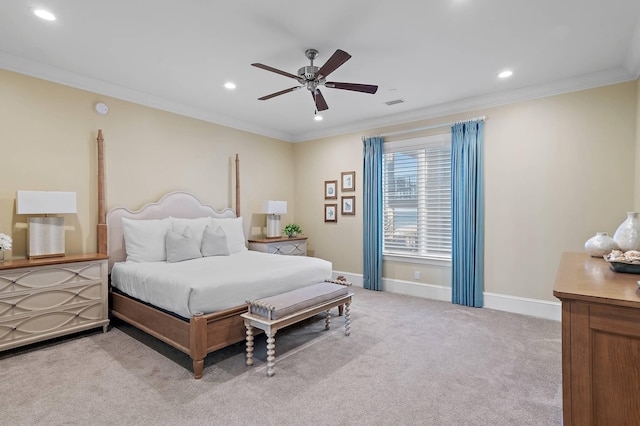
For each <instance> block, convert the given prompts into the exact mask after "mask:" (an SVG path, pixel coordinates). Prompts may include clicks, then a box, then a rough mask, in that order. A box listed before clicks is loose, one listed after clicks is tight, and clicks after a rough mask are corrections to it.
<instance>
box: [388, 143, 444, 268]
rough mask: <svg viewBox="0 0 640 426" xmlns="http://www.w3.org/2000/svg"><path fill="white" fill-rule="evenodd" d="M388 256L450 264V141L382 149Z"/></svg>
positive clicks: (389, 144) (390, 145)
mask: <svg viewBox="0 0 640 426" xmlns="http://www.w3.org/2000/svg"><path fill="white" fill-rule="evenodd" d="M383 149H384V153H383V155H382V169H383V170H382V208H383V213H382V216H383V217H382V219H383V228H384V229H383V243H382V252H383V254H384V255H395V256H403V257H415V258H421V259H435V260H450V259H451V136H450V135H449V134H447V135H438V136H430V137H424V138H418V139H410V140H404V141H397V142H388V143H385V144H384V145H383Z"/></svg>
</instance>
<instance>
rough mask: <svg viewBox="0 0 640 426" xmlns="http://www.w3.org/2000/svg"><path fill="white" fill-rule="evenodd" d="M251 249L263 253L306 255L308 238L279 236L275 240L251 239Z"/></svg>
mask: <svg viewBox="0 0 640 426" xmlns="http://www.w3.org/2000/svg"><path fill="white" fill-rule="evenodd" d="M249 250H254V251H261V252H263V253H271V254H281V255H285V256H306V255H307V239H306V238H278V239H276V240H274V241H270V240H268V239H266V240H264V239H263V240H249Z"/></svg>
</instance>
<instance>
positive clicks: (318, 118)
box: [313, 114, 322, 121]
mask: <svg viewBox="0 0 640 426" xmlns="http://www.w3.org/2000/svg"><path fill="white" fill-rule="evenodd" d="M313 119H314V120H316V121H322V116H321V115H317V114H316V116H315V117H313Z"/></svg>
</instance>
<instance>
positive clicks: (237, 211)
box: [236, 154, 240, 217]
mask: <svg viewBox="0 0 640 426" xmlns="http://www.w3.org/2000/svg"><path fill="white" fill-rule="evenodd" d="M236 217H240V158H239V157H238V154H236Z"/></svg>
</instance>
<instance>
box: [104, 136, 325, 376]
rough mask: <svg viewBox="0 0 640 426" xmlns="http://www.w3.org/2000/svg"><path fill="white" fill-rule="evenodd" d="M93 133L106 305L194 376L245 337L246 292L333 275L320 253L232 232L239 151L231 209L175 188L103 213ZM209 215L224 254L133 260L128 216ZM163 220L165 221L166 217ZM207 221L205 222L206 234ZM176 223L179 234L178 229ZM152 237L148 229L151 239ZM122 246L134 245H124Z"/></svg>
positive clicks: (253, 294)
mask: <svg viewBox="0 0 640 426" xmlns="http://www.w3.org/2000/svg"><path fill="white" fill-rule="evenodd" d="M97 140H98V215H99V216H98V251H99V252H101V253H106V254H108V255H109V273H110V291H109V296H110V312H111V314H112V315H113V316H114V317H116V318H119V319H121V320H123V321H125V322H127V323H129V324H131V325H133V326H135V327H137V328H138V329H140V330H142V331H144V332H146V333H148V334H150V335H152V336H154V337H156V338H158V339H160V340H162V341H163V342H165V343H167V344H169V345H171V346H173V347H175V348H176V349H178V350H180V351H182V352H184V353H185V354H187V355H189V356H190V357H191V359H192V363H193V375H194V378H196V379H199V378H201V377H202V374H203V368H204V358H205V357H206V355H207V354H208V353H210V352H213V351H216V350H218V349H221V348H224V347H226V346H229V345H231V344H234V343H237V342H241V341H243V340H244V339H245V327H244V322H243V319H242V318H241V317H240V315H241V314H243V313H245V312H247V305H246V303H245V302H244V301H245V300H247V299H250V298H257V297H267V296H270V295H274V294H278V293H281V292H283V291H288V290H290V289H293V288H299V287H303V286H306V285H311V284H314V283H317V282H319V281H323V280H325V279H330V278H331V263H330V262H327V261H324V260H322V259H317V258H311V257H309V258H307V257H301V256H300V257H299V256H280V255H272V254H267V253H259V252H253V251H248V250H246V247H244V240H245V239H244V235H243V234H242V236H241V237H239V236H238V234H237V232H236V230H237V229H238V228H237V225H238V222H240V224H241V217H240V216H239V207H240V206H239V200H238V194H239V189H240V187H239V159H238V156H237V155H236V160H235V166H236V167H235V172H236V209H235V211H234V210H232V209H230V208H225V209H223V210H217V209H215V208H213V207H211V206H208V205H205V204H203V203H202V202H201V201H200V200H198V198H197V197H195V196H194V195H192V194H189V193H187V192H173V193H170V194H167V195H165V196H164V197H162V199H160V200H159V201H158V202H155V203H151V204H147V205H145V206H143V207H142V208H140V209H139V210H130V209H128V208H125V207H116V208H113V209H111V210H110V211H109V212H108V214H107V213H106V212H105V202H104V164H103V162H104V160H103V155H102V150H103V137H102V131H98V139H97ZM237 213H238V214H237ZM207 220H209V221H210V222H207V223H209V224H211V223H213V224H214V225H215V224H221V225H222V228H223V229H224V230H225V232H226V236H227V237H228V238H229V243H228V247H229V248H230V250H229V251H230V253H229V254H228V255H212V256H207V257H201V258H194V259H191V260H184V261H175V262H167V261H157V259H155V258H154V259H149V258H142V259H133V260H138V261H135V262H134V261H131V259H132V253H133V255H134V256H135V255H136V253H135V246H132V245H131V244H130V242H131V235H132V234H131V232H132V231H131V228H130V227H131V226H132V224H135V225H134V226H139V225H141V224H145V225H144V226H147V225H148V224H151V225H153V227H157V226H159V223H162V226H169V227H170V229H172V230H173V231H175V230H176V229H175V228H174V226H175V223H178V222H180V221H182V222H184V223H187V224H188V225H189V228H197V226H192V225H193V224H195V223H196V222H198V221H207ZM167 221H169V223H170V225H167V224H166V223H165V222H167ZM156 222H157V223H156ZM184 223H183V224H184ZM229 226H232V228H229ZM154 229H155V228H154ZM210 229H212V228H209V227H205V235H206V232H209V231H210ZM240 229H242V228H241V227H240ZM177 231H178V232H177V233H178V234H179V233H180V229H178V230H177ZM217 231H220V228H218V229H217ZM155 232H156V233H157V232H158V231H157V230H156V231H155ZM125 234H126V235H127V239H126V241H125ZM196 234H197V232H196ZM141 235H146V234H141ZM154 235H155V234H154ZM203 238H205V237H203ZM239 238H242V246H243V248H242V247H239V243H238V241H239ZM152 240H153V238H151V237H150V238H149V241H152ZM231 240H233V241H231ZM234 242H235V246H234V245H233V243H234ZM167 244H168V240H167ZM150 245H152V244H150ZM132 247H133V248H132ZM203 247H204V245H203ZM233 247H235V250H236V251H234V250H233ZM127 248H129V251H130V252H132V253H127ZM163 250H164V249H163ZM127 257H129V261H127ZM143 257H144V256H143ZM213 271H215V272H213ZM209 277H210V278H209ZM209 284H211V285H214V286H215V288H214V287H210V286H209ZM136 285H137V286H138V287H136ZM140 287H146V288H150V289H152V290H153V291H155V293H154V292H151V293H148V292H144V291H143V289H141V288H140ZM174 303H175V304H174Z"/></svg>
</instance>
